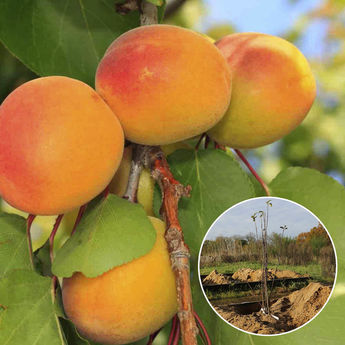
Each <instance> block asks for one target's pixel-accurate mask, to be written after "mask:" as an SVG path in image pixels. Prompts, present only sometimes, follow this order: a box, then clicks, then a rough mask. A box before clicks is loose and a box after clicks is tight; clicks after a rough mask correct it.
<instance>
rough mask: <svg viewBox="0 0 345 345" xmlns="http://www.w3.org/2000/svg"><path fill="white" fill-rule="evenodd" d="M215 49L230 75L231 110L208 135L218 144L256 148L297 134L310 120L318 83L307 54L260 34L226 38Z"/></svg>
mask: <svg viewBox="0 0 345 345" xmlns="http://www.w3.org/2000/svg"><path fill="white" fill-rule="evenodd" d="M216 46H217V47H218V48H219V49H220V51H221V52H222V53H223V55H224V56H225V58H226V59H227V62H228V64H229V66H230V69H231V72H232V77H233V79H232V83H233V84H232V86H233V89H232V97H231V104H230V107H229V109H228V111H227V112H226V114H225V116H224V117H223V119H222V120H221V121H220V122H219V123H218V124H217V125H216V126H215V127H214V128H212V129H211V130H210V131H209V132H208V133H209V135H210V136H211V138H212V139H214V140H215V141H217V142H218V143H219V144H223V145H227V146H230V147H233V148H255V147H259V146H263V145H266V144H270V143H272V142H274V141H276V140H278V139H280V138H282V137H283V136H285V135H286V134H288V133H290V132H291V131H292V130H293V129H295V128H296V127H297V126H298V125H299V124H300V123H301V122H302V121H303V119H304V118H305V116H306V115H307V114H308V112H309V109H310V108H311V106H312V104H313V101H314V98H315V95H316V83H315V79H314V77H313V75H312V72H311V69H310V67H309V64H308V62H307V60H306V58H305V57H304V56H303V54H302V53H301V52H300V51H299V50H298V49H297V48H296V47H295V46H294V45H293V44H291V43H289V42H288V41H286V40H284V39H282V38H279V37H275V36H270V35H266V34H260V33H239V34H232V35H228V36H225V37H224V38H222V39H221V40H219V41H218V42H216Z"/></svg>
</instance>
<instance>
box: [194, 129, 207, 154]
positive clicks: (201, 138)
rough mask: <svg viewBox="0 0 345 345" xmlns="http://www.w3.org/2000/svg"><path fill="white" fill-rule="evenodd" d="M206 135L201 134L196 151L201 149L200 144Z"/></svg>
mask: <svg viewBox="0 0 345 345" xmlns="http://www.w3.org/2000/svg"><path fill="white" fill-rule="evenodd" d="M205 136H206V133H202V134H201V135H200V138H199V140H198V142H197V143H196V145H195V151H198V150H199V147H200V144H201V142H202V140H203V139H204V138H205Z"/></svg>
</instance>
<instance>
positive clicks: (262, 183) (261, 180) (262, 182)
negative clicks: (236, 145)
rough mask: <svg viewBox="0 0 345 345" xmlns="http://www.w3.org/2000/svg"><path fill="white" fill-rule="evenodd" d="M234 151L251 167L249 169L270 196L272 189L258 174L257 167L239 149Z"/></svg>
mask: <svg viewBox="0 0 345 345" xmlns="http://www.w3.org/2000/svg"><path fill="white" fill-rule="evenodd" d="M234 151H235V152H236V154H237V156H238V157H239V158H240V159H241V161H242V162H243V163H244V164H245V165H246V167H247V168H248V169H249V171H250V172H251V173H252V174H253V176H254V177H255V178H256V179H257V181H258V182H259V183H260V184H261V186H262V188H263V189H264V190H265V193H266V195H267V196H270V195H271V194H270V191H269V189H268V187H267V185H266V183H265V182H264V180H263V179H262V178H261V177H260V176H259V175H258V173H257V172H256V171H255V169H254V168H253V167H252V166H251V164H250V163H249V162H248V160H247V159H246V157H244V155H243V153H242V152H241V151H240V150H238V149H234Z"/></svg>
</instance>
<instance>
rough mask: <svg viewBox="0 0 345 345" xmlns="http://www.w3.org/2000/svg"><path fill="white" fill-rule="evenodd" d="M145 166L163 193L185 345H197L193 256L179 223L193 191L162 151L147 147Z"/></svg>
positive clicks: (162, 207) (163, 207)
mask: <svg viewBox="0 0 345 345" xmlns="http://www.w3.org/2000/svg"><path fill="white" fill-rule="evenodd" d="M144 164H145V166H146V167H147V168H149V169H151V174H152V177H153V178H154V179H155V180H156V181H157V182H158V184H159V186H160V188H161V192H162V206H161V214H162V216H163V218H164V220H165V222H166V232H165V239H166V241H167V244H168V250H169V254H170V260H171V265H172V269H173V272H174V274H175V279H176V291H177V300H178V313H177V315H178V318H179V320H180V325H181V337H182V344H184V345H196V344H197V340H196V335H197V333H198V329H197V326H196V323H195V318H194V314H193V303H192V293H191V288H190V266H189V258H190V253H189V248H188V246H187V245H186V243H185V242H184V237H183V232H182V229H181V225H180V223H179V220H178V202H179V200H180V198H181V197H182V196H189V194H190V191H191V187H190V186H187V187H184V186H183V185H182V184H181V183H180V182H178V181H177V180H175V178H174V176H173V175H172V173H171V171H170V168H169V165H168V162H167V160H166V158H165V156H164V153H163V152H162V150H161V149H160V148H159V147H154V146H148V147H146V159H145V161H144Z"/></svg>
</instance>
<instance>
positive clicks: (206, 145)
mask: <svg viewBox="0 0 345 345" xmlns="http://www.w3.org/2000/svg"><path fill="white" fill-rule="evenodd" d="M210 141H211V138H210V137H209V136H208V135H207V134H206V137H205V149H207V148H208V145H209V144H210Z"/></svg>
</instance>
